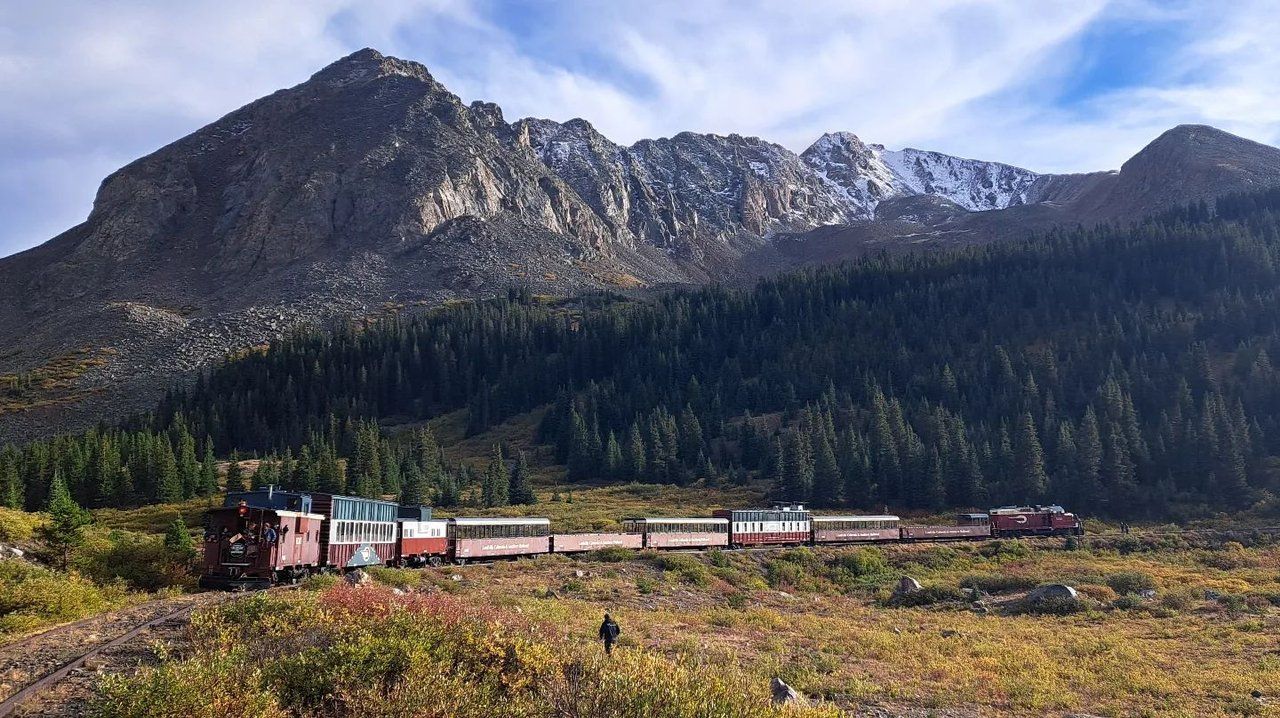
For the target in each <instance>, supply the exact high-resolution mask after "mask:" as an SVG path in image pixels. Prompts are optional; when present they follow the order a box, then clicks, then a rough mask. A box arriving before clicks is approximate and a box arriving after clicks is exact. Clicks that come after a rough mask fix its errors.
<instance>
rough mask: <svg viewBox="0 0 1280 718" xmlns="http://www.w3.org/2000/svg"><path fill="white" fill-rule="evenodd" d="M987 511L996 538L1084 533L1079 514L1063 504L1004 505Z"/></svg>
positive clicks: (1079, 534) (992, 533)
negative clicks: (1069, 511) (1072, 512)
mask: <svg viewBox="0 0 1280 718" xmlns="http://www.w3.org/2000/svg"><path fill="white" fill-rule="evenodd" d="M987 513H988V514H989V515H990V516H991V535H992V536H995V537H997V538H1005V537H1015V536H1082V535H1084V525H1083V524H1081V523H1080V517H1078V516H1076V515H1075V514H1071V513H1067V511H1066V509H1063V508H1062V507H1061V506H1003V507H1001V508H998V509H991V510H990V511H989V512H987Z"/></svg>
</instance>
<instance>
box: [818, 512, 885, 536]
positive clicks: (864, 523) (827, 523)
mask: <svg viewBox="0 0 1280 718" xmlns="http://www.w3.org/2000/svg"><path fill="white" fill-rule="evenodd" d="M900 520H901V519H899V518H898V517H897V516H890V515H883V516H814V517H813V518H812V519H811V523H812V526H813V542H814V543H858V542H862V541H897V540H898V539H899V538H901V535H900V534H899V532H898V522H899V521H900Z"/></svg>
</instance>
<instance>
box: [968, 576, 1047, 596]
mask: <svg viewBox="0 0 1280 718" xmlns="http://www.w3.org/2000/svg"><path fill="white" fill-rule="evenodd" d="M1038 584H1039V582H1038V581H1036V580H1035V579H1033V578H1028V577H1026V576H1011V575H1009V574H1003V573H983V574H972V575H969V576H965V577H964V578H962V579H960V587H961V588H972V589H976V590H978V591H982V592H984V593H1006V592H1010V591H1026V590H1027V589H1031V588H1035V587H1036V586H1037V585H1038Z"/></svg>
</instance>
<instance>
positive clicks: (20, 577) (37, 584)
mask: <svg viewBox="0 0 1280 718" xmlns="http://www.w3.org/2000/svg"><path fill="white" fill-rule="evenodd" d="M128 598H129V594H128V591H126V590H125V588H124V586H123V585H122V584H120V583H118V582H117V583H113V584H110V585H107V586H98V585H96V584H94V583H93V582H92V581H89V580H88V579H86V578H84V577H82V576H80V575H79V574H77V573H75V572H71V573H62V572H60V571H52V570H50V569H47V568H43V567H40V566H36V565H35V564H31V563H27V562H26V561H0V636H7V635H14V634H18V633H23V632H26V631H30V630H34V629H36V628H39V627H41V626H45V625H48V624H51V623H62V622H64V621H73V620H76V619H79V618H82V617H84V616H88V615H91V614H94V613H100V612H102V611H105V610H108V609H110V608H114V607H116V606H119V605H121V604H123V603H125V602H126V601H127V599H128Z"/></svg>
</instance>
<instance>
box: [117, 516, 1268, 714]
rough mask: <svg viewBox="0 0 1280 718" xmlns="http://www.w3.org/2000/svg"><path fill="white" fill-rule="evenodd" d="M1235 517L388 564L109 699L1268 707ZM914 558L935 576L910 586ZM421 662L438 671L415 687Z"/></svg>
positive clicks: (1259, 604)
mask: <svg viewBox="0 0 1280 718" xmlns="http://www.w3.org/2000/svg"><path fill="white" fill-rule="evenodd" d="M1234 538H1236V539H1238V540H1236V541H1227V540H1222V539H1221V538H1211V537H1201V538H1198V539H1195V540H1187V539H1185V538H1177V537H1159V538H1153V539H1145V540H1144V539H1142V538H1139V537H1137V536H1128V537H1094V538H1086V539H1085V540H1084V541H1083V542H1081V544H1080V545H1077V546H1072V547H1068V546H1067V544H1066V542H1064V541H1062V540H1046V541H1003V542H984V543H965V544H949V545H908V546H888V547H861V548H859V547H849V548H836V549H832V548H820V549H808V548H793V549H782V550H773V551H748V552H734V551H725V552H711V553H708V554H687V553H676V554H658V553H653V552H647V553H641V554H632V553H629V552H623V551H603V552H597V553H594V554H590V555H587V556H584V557H581V558H577V559H570V558H566V557H561V556H548V557H540V558H537V559H529V560H520V561H510V562H500V563H493V564H487V565H475V566H467V567H463V568H452V567H445V568H441V569H428V570H424V571H413V570H395V569H375V570H373V571H372V572H371V573H372V574H373V577H374V579H375V584H373V587H363V588H355V589H353V588H349V587H346V586H341V585H336V584H337V581H336V579H319V580H313V582H312V584H311V586H310V587H309V588H311V589H312V590H309V591H303V592H300V593H298V594H295V595H287V596H279V597H277V596H272V597H269V598H268V597H262V598H254V599H252V600H251V601H249V602H241V606H240V607H238V608H234V609H230V608H229V609H217V610H216V611H213V612H210V613H207V614H205V615H203V616H202V617H201V619H200V620H199V622H198V624H197V630H196V631H195V633H194V636H195V637H196V641H195V642H194V643H193V644H192V645H191V646H188V647H186V648H185V649H182V650H177V651H175V652H174V654H173V656H172V657H171V659H170V660H169V661H167V662H164V663H162V664H161V665H160V666H159V667H158V668H156V669H151V670H146V671H143V672H142V673H140V674H139V675H137V676H135V677H131V678H121V679H112V681H110V682H109V683H108V684H107V685H106V688H105V692H104V698H103V700H102V703H101V705H100V708H101V710H102V714H103V715H108V716H155V715H161V713H157V712H155V710H156V709H154V708H150V707H149V706H158V705H164V706H170V707H171V706H173V705H181V706H184V710H185V711H188V712H187V714H189V715H222V713H218V712H217V711H221V710H231V711H232V712H231V713H227V715H247V713H243V712H240V713H236V712H235V711H236V710H239V709H229V708H228V706H229V705H231V703H230V702H231V701H232V697H230V696H224V697H225V700H224V699H223V698H220V697H219V696H222V695H223V694H222V693H219V691H223V692H225V690H226V689H224V688H219V686H220V685H244V684H245V681H247V683H248V685H251V686H254V690H255V691H256V692H251V694H250V698H249V699H247V701H248V702H247V703H246V705H250V706H253V710H258V711H261V712H259V713H254V714H255V715H268V714H273V713H278V714H282V715H283V714H290V713H293V714H298V713H299V712H306V711H312V712H317V713H321V714H324V715H365V714H377V715H511V716H526V715H527V716H541V715H576V716H584V717H585V716H624V715H655V716H663V715H671V716H677V715H679V716H685V715H705V716H722V715H723V716H734V715H770V714H771V713H772V712H773V709H772V708H770V707H769V705H768V703H767V695H768V694H767V689H768V684H769V680H770V679H771V678H772V677H774V676H778V677H781V678H783V679H784V680H786V681H787V682H788V683H790V684H791V685H792V686H793V687H795V688H796V689H797V690H799V691H801V692H802V693H804V694H805V695H807V696H809V697H810V698H811V699H812V700H813V701H814V706H813V707H812V708H810V709H808V710H807V712H805V711H799V710H792V709H788V711H787V714H788V715H833V714H836V713H838V712H852V711H855V710H857V709H858V708H859V707H862V706H867V705H878V706H883V707H885V708H886V709H888V710H890V711H893V710H899V709H901V710H915V711H924V713H920V715H926V714H929V712H930V711H933V712H934V714H936V715H939V716H952V715H956V716H959V715H983V716H1032V715H1035V716H1040V715H1050V716H1065V715H1071V714H1075V713H1088V714H1090V715H1098V716H1161V717H1164V716H1188V717H1190V716H1196V717H1200V716H1239V715H1246V716H1266V715H1276V714H1277V709H1276V708H1275V707H1273V706H1271V705H1269V704H1268V700H1269V697H1271V696H1276V695H1280V547H1278V546H1277V545H1276V544H1275V543H1273V542H1272V541H1271V537H1268V536H1266V535H1261V534H1241V535H1239V536H1236V537H1234ZM903 575H910V576H913V577H915V578H917V579H919V580H920V582H921V583H922V584H923V586H924V590H922V591H921V592H920V593H919V594H915V595H914V596H913V597H912V598H911V599H910V600H906V601H900V600H895V599H894V598H893V596H892V587H893V586H894V585H895V583H896V581H897V579H898V578H899V577H901V576H903ZM1057 582H1062V583H1067V584H1070V585H1072V586H1075V587H1076V588H1077V589H1078V590H1079V592H1080V596H1081V600H1080V602H1079V604H1078V605H1076V606H1072V607H1064V606H1061V605H1048V606H1047V607H1046V606H1041V607H1040V608H1038V609H1029V608H1027V607H1026V605H1025V604H1024V602H1023V601H1022V598H1023V597H1024V596H1025V594H1026V592H1027V591H1028V590H1029V589H1031V588H1033V587H1035V586H1038V585H1041V584H1044V583H1057ZM1152 591H1154V594H1152V593H1150V592H1152ZM975 599H976V601H977V602H976V603H975ZM604 611H610V612H612V613H613V615H614V616H615V617H617V619H618V620H619V622H620V623H621V625H622V628H623V632H622V638H621V644H620V649H619V651H620V652H619V654H618V657H617V659H616V660H615V661H613V662H606V661H604V660H603V658H602V656H601V655H600V649H599V646H598V645H596V644H595V641H594V634H595V629H596V627H597V626H598V623H599V620H600V617H601V615H602V614H603V612H604ZM281 646H286V647H288V648H287V649H285V650H282V649H281ZM268 647H269V651H267V649H268ZM264 651H267V653H268V655H264ZM486 656H487V658H483V659H482V658H481V657H486ZM233 677H234V678H235V681H232V680H231V679H232V678H233ZM321 677H327V678H325V679H324V680H329V681H331V682H330V683H328V684H325V685H326V686H328V687H325V688H322V687H321V686H320V685H319V684H317V683H316V681H321ZM442 677H449V678H448V679H447V680H446V679H444V678H442ZM428 679H429V680H434V681H438V684H437V685H438V689H437V690H435V691H423V690H422V689H421V688H420V687H417V686H419V683H420V681H421V680H428ZM451 681H452V682H451ZM459 681H461V683H459ZM583 681H587V682H588V684H589V685H597V684H601V683H603V684H606V685H610V686H613V689H614V691H616V693H617V695H616V696H613V698H611V701H615V702H608V701H606V703H608V704H607V705H600V704H596V703H591V702H590V701H589V700H588V698H587V696H588V694H591V695H594V693H592V692H590V691H586V692H584V690H583V689H582V688H581V685H582V682H583ZM476 686H480V687H481V688H480V689H478V690H477V689H475V687H476ZM1254 691H1257V692H1258V693H1259V694H1260V695H1261V696H1262V699H1261V700H1259V699H1256V698H1255V697H1253V695H1252V693H1253V692H1254ZM615 699H616V700H615ZM565 706H574V707H575V708H574V710H573V711H572V712H563V711H564V710H566V709H565V708H564V707H565ZM637 706H642V707H643V710H642V711H640V712H637V710H638V708H637ZM245 710H248V709H247V708H246V709H245ZM486 711H488V712H486ZM166 715H168V713H166ZM913 715H914V714H913Z"/></svg>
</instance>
